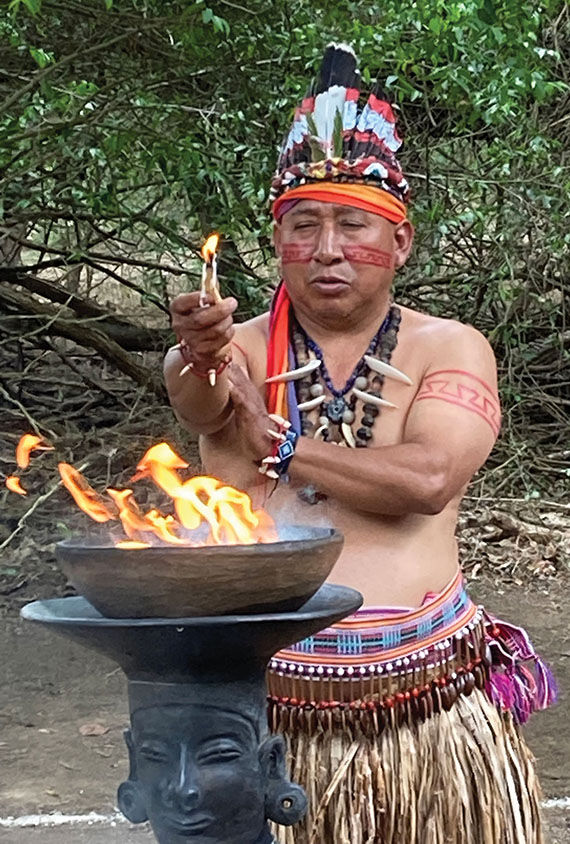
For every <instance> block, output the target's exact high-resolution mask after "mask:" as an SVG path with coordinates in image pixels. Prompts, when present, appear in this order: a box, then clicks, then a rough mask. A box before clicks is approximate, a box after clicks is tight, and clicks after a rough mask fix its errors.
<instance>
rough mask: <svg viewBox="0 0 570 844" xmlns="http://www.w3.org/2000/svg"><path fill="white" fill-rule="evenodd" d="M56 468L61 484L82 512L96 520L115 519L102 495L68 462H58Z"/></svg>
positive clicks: (106, 520)
mask: <svg viewBox="0 0 570 844" xmlns="http://www.w3.org/2000/svg"><path fill="white" fill-rule="evenodd" d="M57 468H58V469H59V474H60V475H61V480H62V481H63V485H64V486H65V488H66V489H67V490H69V492H70V493H71V495H72V496H73V498H74V499H75V503H76V504H78V505H79V507H81V509H82V510H83V512H84V513H87V515H88V516H91V518H92V519H94V520H95V521H96V522H108V521H109V520H110V519H115V518H116V516H115V514H114V513H113V512H112V511H111V510H110V509H109V508H108V507H107V505H106V504H105V501H104V500H103V498H102V496H100V495H99V493H98V492H95V490H94V489H93V487H90V486H89V484H88V483H87V481H86V480H85V478H84V477H83V475H82V474H81V473H80V472H78V471H77V469H75V468H74V467H73V466H71V465H70V464H69V463H58V464H57Z"/></svg>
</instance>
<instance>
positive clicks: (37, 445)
mask: <svg viewBox="0 0 570 844" xmlns="http://www.w3.org/2000/svg"><path fill="white" fill-rule="evenodd" d="M35 450H38V451H53V446H51V445H48V444H47V442H46V441H45V440H44V438H43V437H38V436H36V435H35V434H24V436H23V437H22V438H21V439H20V442H19V443H18V445H17V446H16V463H17V464H18V466H19V467H20V469H27V468H28V466H29V465H30V453H31V452H32V451H35Z"/></svg>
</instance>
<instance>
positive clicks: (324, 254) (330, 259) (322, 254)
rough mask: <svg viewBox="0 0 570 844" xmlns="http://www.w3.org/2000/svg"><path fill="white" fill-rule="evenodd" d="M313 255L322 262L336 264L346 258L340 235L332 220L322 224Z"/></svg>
mask: <svg viewBox="0 0 570 844" xmlns="http://www.w3.org/2000/svg"><path fill="white" fill-rule="evenodd" d="M313 257H314V258H315V260H316V261H319V262H320V263H321V264H336V263H338V262H340V261H342V260H343V259H344V256H343V253H342V249H341V245H340V237H339V235H338V232H337V230H336V226H335V225H334V223H333V222H332V221H331V222H328V221H327V222H325V223H323V224H322V226H321V228H320V231H319V239H318V241H317V248H316V249H315V252H314V256H313Z"/></svg>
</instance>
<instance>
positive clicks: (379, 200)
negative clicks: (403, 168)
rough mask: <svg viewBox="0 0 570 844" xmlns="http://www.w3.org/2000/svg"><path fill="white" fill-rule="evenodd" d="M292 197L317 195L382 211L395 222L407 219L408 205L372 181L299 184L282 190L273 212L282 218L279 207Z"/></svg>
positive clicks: (366, 208) (361, 208) (345, 203)
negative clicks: (376, 186) (372, 184)
mask: <svg viewBox="0 0 570 844" xmlns="http://www.w3.org/2000/svg"><path fill="white" fill-rule="evenodd" d="M292 199H298V200H301V199H316V200H318V201H319V202H335V203H336V204H337V205H349V206H351V207H352V208H360V210H361V211H369V212H370V213H371V214H379V215H380V216H381V217H385V218H386V219H387V220H390V222H391V223H401V222H402V220H405V219H406V206H405V205H404V203H403V202H400V200H399V199H396V197H395V196H392V194H391V193H388V192H387V191H385V190H382V189H381V188H375V187H372V186H371V185H362V184H353V183H349V182H346V183H344V182H324V181H323V182H321V183H312V184H306V185H299V187H297V188H291V189H290V190H288V191H285V193H283V194H281V196H280V197H278V198H277V199H276V200H275V202H274V203H273V209H272V211H273V216H274V218H275V219H276V220H278V219H279V210H280V208H281V207H282V206H283V204H284V203H285V202H290V201H291V200H292Z"/></svg>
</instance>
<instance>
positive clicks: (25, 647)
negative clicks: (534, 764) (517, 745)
mask: <svg viewBox="0 0 570 844" xmlns="http://www.w3.org/2000/svg"><path fill="white" fill-rule="evenodd" d="M473 592H474V594H475V597H476V599H477V600H480V601H484V603H485V605H486V606H487V607H488V609H489V610H491V611H493V612H495V613H497V614H499V615H502V616H503V617H504V618H506V619H510V620H512V621H513V622H515V623H517V624H521V625H524V626H525V627H527V628H528V630H529V632H530V633H531V635H532V637H533V639H534V641H535V644H536V645H537V647H538V648H539V649H540V650H541V652H542V653H543V654H544V655H545V656H546V657H547V658H548V659H549V661H550V662H551V664H552V665H553V667H554V669H555V671H556V674H557V678H558V682H559V684H560V692H561V694H560V702H559V704H558V705H557V706H556V707H555V708H554V709H552V710H551V711H549V712H546V713H540V714H539V715H536V716H535V717H534V718H533V720H532V722H531V724H530V725H529V727H528V729H527V735H528V739H529V742H530V744H531V746H532V748H533V751H534V753H535V755H536V757H537V760H538V767H539V771H540V774H541V779H542V783H543V788H544V794H545V798H546V799H547V800H550V803H551V804H553V805H551V808H547V809H546V810H545V818H546V820H547V822H548V823H549V824H550V841H551V844H563V842H570V801H569V800H566V801H564V798H567V797H568V795H570V733H569V731H568V727H567V719H568V711H567V701H568V694H567V689H568V688H569V683H570V633H569V631H568V624H567V618H568V614H569V612H570V596H569V594H568V589H567V585H566V583H565V582H561V581H560V580H550V581H547V582H545V583H544V584H542V585H539V586H536V585H535V586H529V587H518V586H516V585H515V586H513V585H510V586H508V587H502V588H501V587H497V585H496V584H490V583H488V584H485V583H482V582H479V583H475V584H474V588H473ZM0 663H1V664H2V667H3V672H2V673H3V683H2V688H1V691H0V729H1V733H0V759H1V764H0V819H2V818H7V817H9V816H11V817H20V816H23V815H31V814H44V813H45V814H48V813H53V812H60V813H63V814H78V815H82V814H84V813H88V812H91V811H96V812H98V813H100V814H103V815H107V814H110V815H113V814H114V813H115V812H116V808H115V793H116V789H117V786H118V784H119V783H120V782H121V780H122V779H123V778H124V777H125V776H126V774H127V758H126V749H125V747H124V744H123V739H122V730H123V728H124V727H125V725H126V723H127V701H126V682H125V679H124V677H123V675H122V673H121V672H120V670H119V669H118V668H116V667H115V666H114V665H113V664H112V663H110V662H108V661H107V660H105V659H104V658H102V657H100V656H98V655H96V654H92V653H91V652H89V651H87V650H84V649H82V648H81V647H79V646H77V645H75V644H73V643H72V642H70V641H68V640H66V639H64V638H59V637H58V636H55V635H53V634H51V633H49V632H46V631H45V630H44V629H42V628H40V627H37V626H35V625H32V624H30V623H25V622H22V621H21V620H19V619H18V618H17V617H15V616H13V615H11V616H10V617H7V618H6V619H5V621H4V635H3V637H2V639H1V641H0ZM547 805H548V804H547ZM115 823H116V825H115V826H114V827H112V826H110V825H108V826H106V827H105V828H104V829H103V828H101V827H100V826H99V825H97V824H94V825H93V826H92V827H81V828H76V829H75V830H71V829H69V830H65V829H64V828H63V827H62V828H54V829H52V830H49V829H46V828H43V829H39V828H38V829H36V830H34V829H32V828H28V829H20V830H17V829H13V828H10V829H7V828H2V826H1V825H0V840H2V841H6V842H10V844H27V842H30V844H33V842H35V841H36V840H38V841H39V840H40V838H41V841H42V844H44V842H45V844H47V842H52V841H53V842H54V844H55V842H63V841H68V840H69V841H73V842H74V843H75V844H80V842H86V844H87V842H88V844H98V842H101V844H102V842H106V844H111V843H112V842H115V841H117V842H119V841H121V842H122V841H129V842H130V841H131V840H132V841H133V842H141V844H142V842H144V841H150V840H152V838H151V837H150V836H149V834H148V832H147V831H145V830H142V829H141V830H140V831H136V830H132V829H130V827H129V825H128V824H123V823H121V822H115ZM69 836H71V837H69Z"/></svg>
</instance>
